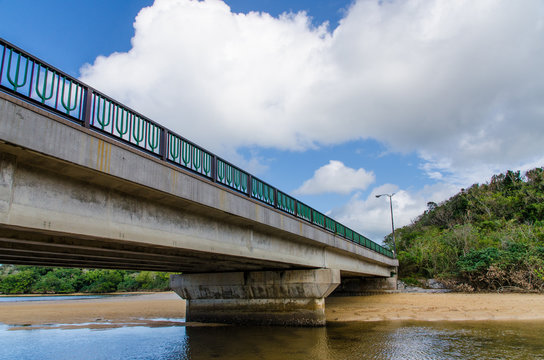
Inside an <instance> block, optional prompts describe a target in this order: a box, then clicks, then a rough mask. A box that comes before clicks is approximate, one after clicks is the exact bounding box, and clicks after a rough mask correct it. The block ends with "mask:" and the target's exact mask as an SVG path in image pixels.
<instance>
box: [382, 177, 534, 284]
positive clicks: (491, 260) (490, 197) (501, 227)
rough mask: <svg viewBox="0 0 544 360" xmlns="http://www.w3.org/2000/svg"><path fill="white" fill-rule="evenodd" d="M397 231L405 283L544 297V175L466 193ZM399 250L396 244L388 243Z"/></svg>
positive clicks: (494, 182)
mask: <svg viewBox="0 0 544 360" xmlns="http://www.w3.org/2000/svg"><path fill="white" fill-rule="evenodd" d="M427 205H428V209H427V210H426V211H425V212H424V213H423V214H422V215H421V216H419V217H418V218H417V219H416V220H415V221H414V222H413V223H412V224H411V225H408V226H405V227H403V228H401V229H399V230H398V231H396V232H395V235H396V241H397V252H398V259H399V262H400V267H399V275H400V277H401V278H403V277H404V278H407V279H409V280H413V279H414V278H441V279H443V280H445V281H446V282H448V281H449V282H450V284H451V285H452V286H454V287H455V286H456V287H457V288H458V289H462V290H468V291H470V290H501V289H505V288H516V289H523V290H528V291H544V169H543V168H536V169H533V170H530V171H528V172H526V173H525V175H524V176H522V175H521V173H520V172H519V171H507V172H506V173H505V174H500V175H495V176H493V177H492V178H491V181H490V182H489V183H487V184H475V185H472V186H471V187H470V188H469V189H462V190H461V192H459V193H458V194H457V195H455V196H453V197H451V198H450V199H449V200H447V201H444V202H443V203H441V204H435V203H428V204H427ZM386 244H387V245H389V247H390V248H392V238H391V235H389V236H388V237H387V238H386Z"/></svg>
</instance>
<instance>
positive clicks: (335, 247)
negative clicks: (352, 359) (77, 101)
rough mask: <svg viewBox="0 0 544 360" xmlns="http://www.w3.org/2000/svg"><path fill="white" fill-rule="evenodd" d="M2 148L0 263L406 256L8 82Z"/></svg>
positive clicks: (315, 263)
mask: <svg viewBox="0 0 544 360" xmlns="http://www.w3.org/2000/svg"><path fill="white" fill-rule="evenodd" d="M0 154H2V155H0V156H1V157H0V249H1V251H0V263H27V264H28V263H32V264H36V265H54V266H81V267H103V268H128V269H150V270H165V271H176V272H179V271H182V272H223V271H241V270H270V269H274V270H277V269H301V268H331V269H338V270H340V271H341V273H342V275H343V276H344V275H350V276H381V277H388V276H389V275H390V272H391V270H392V269H394V268H395V266H397V264H398V262H397V260H395V259H390V258H387V257H385V256H383V255H380V254H378V253H376V252H373V251H371V250H369V249H366V248H364V247H362V246H360V245H358V244H355V243H353V242H350V241H347V240H345V239H343V238H340V237H337V236H335V235H334V234H331V233H329V232H327V231H325V230H323V229H320V228H319V227H317V226H314V225H312V224H309V223H307V222H305V221H301V220H299V219H297V218H295V217H293V216H290V215H288V214H285V213H283V212H280V211H278V210H276V209H273V208H270V207H268V206H266V205H264V204H261V203H259V202H258V201H255V200H253V199H250V198H248V197H245V196H243V195H240V194H239V193H236V192H234V191H229V190H228V189H226V188H224V187H222V186H219V185H217V184H214V183H212V182H210V181H207V180H205V179H203V178H201V177H199V176H196V175H193V174H191V173H188V172H186V171H184V170H182V169H180V168H178V167H176V166H174V165H171V164H167V163H164V162H162V161H160V160H159V159H157V158H155V157H153V156H151V155H147V154H145V153H142V152H141V151H136V150H134V149H133V148H132V147H130V146H128V145H125V144H122V143H119V142H117V141H115V140H112V139H110V138H108V137H106V136H102V135H100V134H97V133H96V132H93V131H90V130H87V129H85V128H83V127H82V126H80V125H79V124H74V123H72V122H70V121H67V120H65V119H62V118H60V117H58V116H56V115H53V114H50V113H48V112H46V111H43V110H41V109H39V108H36V107H34V106H32V105H29V104H27V103H25V102H23V101H20V100H18V99H15V98H13V97H11V96H9V95H6V94H3V93H0Z"/></svg>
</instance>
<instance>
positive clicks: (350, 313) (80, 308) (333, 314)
mask: <svg viewBox="0 0 544 360" xmlns="http://www.w3.org/2000/svg"><path fill="white" fill-rule="evenodd" d="M184 316H185V302H184V301H183V300H181V299H180V298H179V297H178V296H177V295H176V294H175V293H173V292H163V293H153V294H142V295H134V296H123V297H109V298H100V299H86V300H65V301H31V302H0V323H4V324H9V325H19V326H29V325H33V326H39V325H45V324H80V325H73V326H72V327H79V326H85V327H90V326H89V325H88V323H93V325H92V327H95V328H96V327H98V328H100V327H109V326H117V325H115V324H122V325H123V326H139V325H141V326H149V324H150V323H151V322H150V320H151V319H154V321H153V322H152V323H153V324H156V325H157V326H165V325H168V324H170V323H169V321H170V320H169V319H181V318H183V317H184ZM326 317H327V321H331V322H333V321H384V320H385V321H388V320H421V321H456V320H458V321H466V320H544V295H539V294H457V293H447V294H417V293H415V294H414V293H398V294H384V295H371V296H357V297H330V298H328V299H327V300H326ZM157 319H163V320H160V321H157ZM48 326H50V325H48ZM64 326H65V327H66V325H64Z"/></svg>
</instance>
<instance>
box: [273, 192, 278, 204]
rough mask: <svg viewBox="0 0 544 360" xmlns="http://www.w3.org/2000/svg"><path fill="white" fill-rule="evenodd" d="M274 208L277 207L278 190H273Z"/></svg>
mask: <svg viewBox="0 0 544 360" xmlns="http://www.w3.org/2000/svg"><path fill="white" fill-rule="evenodd" d="M274 207H275V208H277V207H278V189H276V188H274Z"/></svg>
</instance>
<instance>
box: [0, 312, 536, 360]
mask: <svg viewBox="0 0 544 360" xmlns="http://www.w3.org/2000/svg"><path fill="white" fill-rule="evenodd" d="M154 323H156V326H153V324H154ZM92 327H93V324H87V325H83V326H80V327H79V328H76V329H70V328H66V327H64V328H63V327H60V328H59V327H58V326H57V325H53V324H51V325H47V326H41V327H32V326H29V327H27V328H26V329H25V330H14V327H10V326H8V325H3V324H1V325H0V359H2V360H4V359H6V360H7V359H14V360H15V359H17V360H24V359H32V360H36V359H44V360H48V359H55V360H59V359H60V360H62V359H78V360H85V359H93V360H96V359H108V360H113V359H146V360H147V359H161V360H162V359H168V360H174V359H176V360H197V359H236V360H245V359H252V360H254V359H279V360H291V359H293V360H297V359H308V360H320V359H327V360H333V359H334V360H336V359H544V322H543V321H534V322H532V321H509V322H502V321H462V322H451V321H450V322H440V321H437V322H414V321H382V322H345V323H329V324H328V325H327V326H326V327H324V328H284V327H237V326H220V327H213V326H202V327H195V326H187V327H186V326H184V322H183V319H157V320H156V322H153V321H150V322H148V323H147V325H146V326H125V325H124V326H122V327H114V328H103V329H93V328H92ZM19 328H20V327H19Z"/></svg>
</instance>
